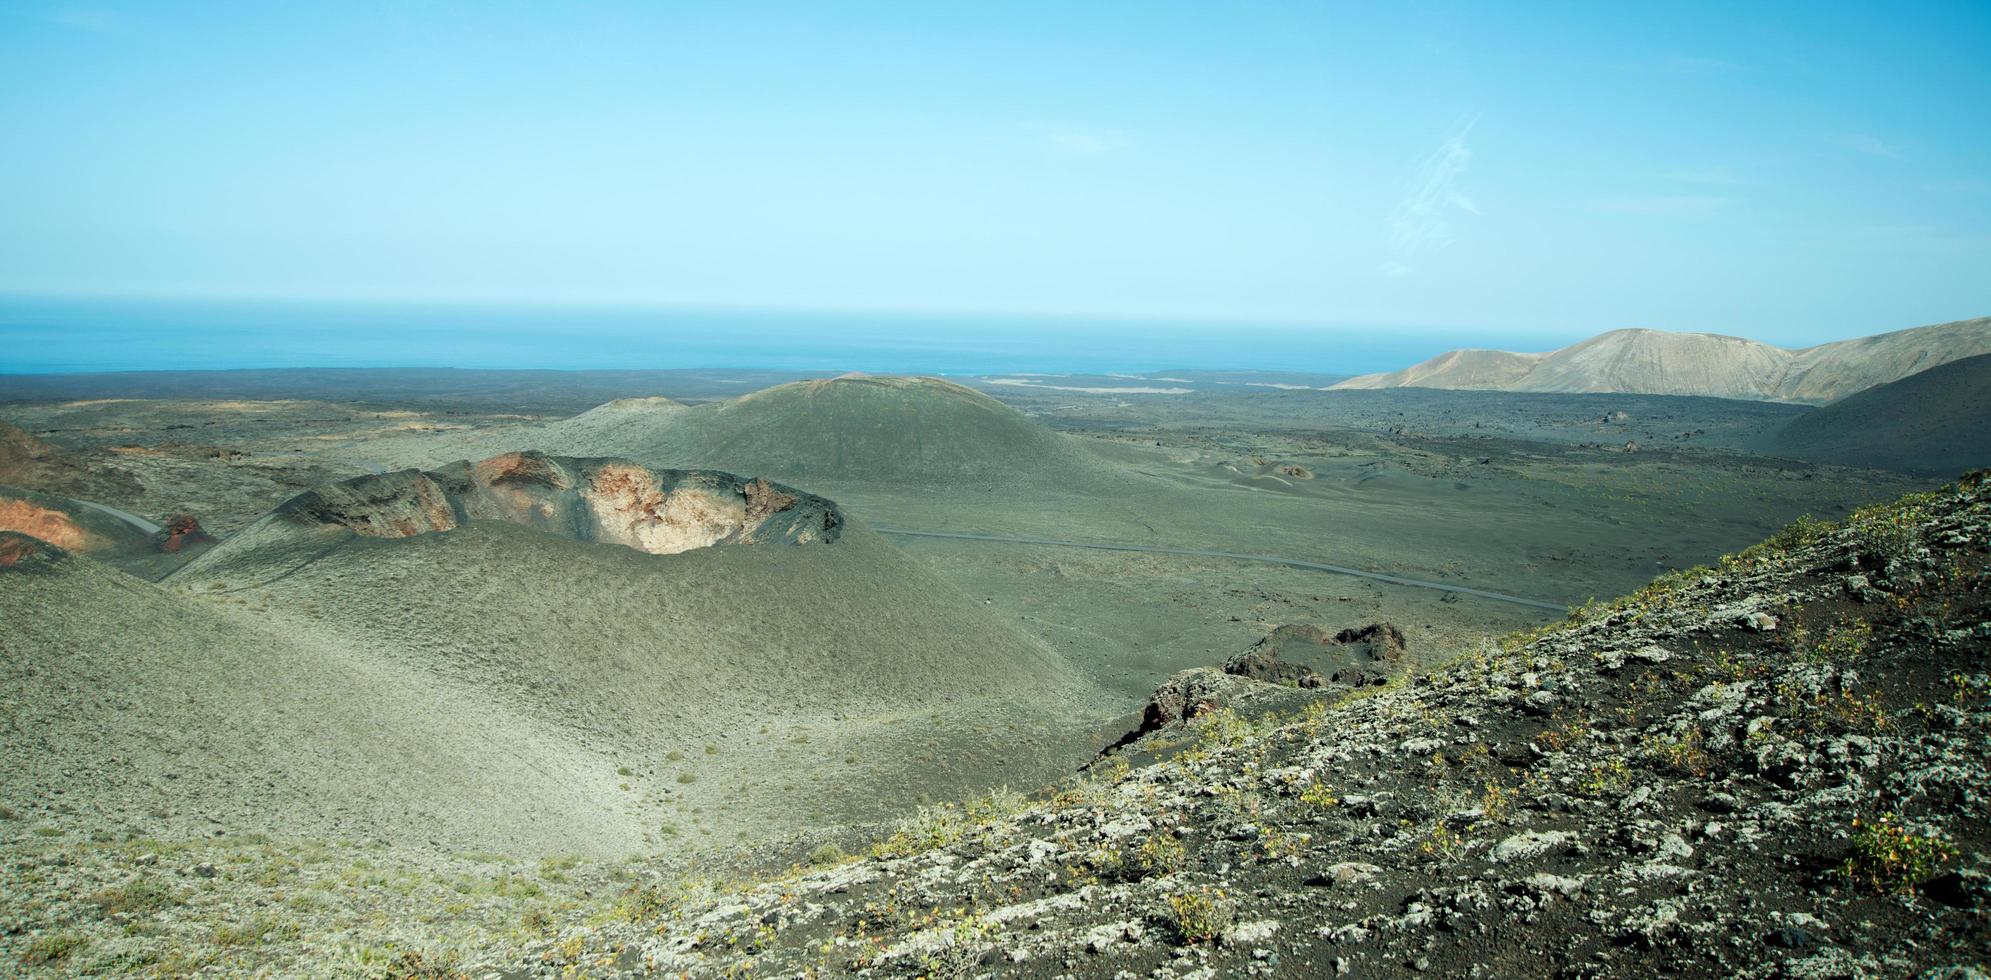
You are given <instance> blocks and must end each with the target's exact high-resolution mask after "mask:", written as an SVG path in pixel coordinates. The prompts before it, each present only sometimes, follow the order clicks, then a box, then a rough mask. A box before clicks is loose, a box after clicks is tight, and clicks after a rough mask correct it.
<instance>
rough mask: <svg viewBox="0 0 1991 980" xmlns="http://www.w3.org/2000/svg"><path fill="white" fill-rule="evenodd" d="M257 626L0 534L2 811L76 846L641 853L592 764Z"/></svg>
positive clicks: (334, 648)
mask: <svg viewBox="0 0 1991 980" xmlns="http://www.w3.org/2000/svg"><path fill="white" fill-rule="evenodd" d="M265 613H266V610H262V609H258V608H256V607H255V606H254V605H252V604H246V603H244V602H243V601H242V600H241V599H240V598H239V597H229V596H198V597H197V596H189V595H186V594H184V593H180V592H178V591H175V590H171V589H167V588H163V587H161V586H158V585H154V584H152V583H149V582H144V581H141V580H139V579H136V578H133V577H131V576H129V575H126V574H124V573H122V572H119V571H117V570H115V569H112V568H110V567H108V566H106V565H103V564H101V563H98V562H96V561H93V560H91V559H89V558H86V557H83V556H81V555H72V554H69V553H67V552H65V551H63V550H62V549H60V548H57V547H55V546H53V545H49V544H46V543H43V542H40V541H37V540H35V539H31V538H28V537H26V536H23V535H16V534H11V533H8V532H0V623H4V624H5V627H4V630H0V702H4V703H5V704H6V705H7V712H6V714H7V723H6V724H4V725H0V801H4V802H5V804H6V806H7V807H8V808H9V811H10V813H12V814H15V815H18V816H19V818H20V820H22V821H40V822H42V823H43V824H44V825H49V826H53V827H55V828H59V829H61V830H64V831H67V832H69V833H71V834H75V835H79V836H80V835H82V834H84V833H95V834H107V835H115V836H116V837H118V838H123V837H126V836H130V835H143V836H146V837H152V838H159V839H167V840H171V839H188V838H198V837H206V836H209V835H211V834H215V833H217V832H225V833H231V834H240V833H246V832H261V833H269V834H284V835H290V836H295V837H312V838H321V839H337V838H348V839H375V840H383V841H389V842H393V843H396V844H402V845H413V846H416V847H423V846H440V847H444V848H457V849H461V848H515V849H518V850H520V851H522V852H527V853H530V852H532V851H550V850H581V851H603V850H606V851H614V850H618V849H628V848H634V847H636V846H638V845H639V844H640V842H641V840H642V836H643V828H642V826H641V824H639V823H638V822H636V821H633V820H630V819H629V818H628V816H627V815H626V814H625V813H624V808H625V807H626V806H627V802H626V801H627V797H628V794H627V793H625V792H622V791H620V790H618V789H617V788H616V787H617V783H618V782H619V781H620V780H618V779H617V778H616V776H615V765H616V762H615V760H614V758H612V757H611V756H610V755H609V754H606V753H601V752H597V751H594V750H590V749H588V748H585V747H582V746H581V745H579V744H577V743H576V741H575V740H573V739H571V738H567V737H565V736H564V735H563V734H562V733H560V732H559V731H557V730H555V729H553V728H552V727H550V726H548V725H546V724H543V723H540V722H538V721H535V720H534V719H532V718H529V717H524V716H523V715H521V713H520V712H518V711H516V710H513V709H512V708H510V707H509V706H507V705H505V704H502V703H500V702H498V701H495V700H492V699H490V698H488V697H486V696H484V694H483V693H482V692H480V691H479V690H477V688H476V686H475V685H473V684H467V683H461V682H457V681H454V680H452V679H450V678H448V677H441V676H437V675H435V674H432V673H427V672H423V671H419V670H412V669H410V668H409V666H408V665H407V664H405V663H403V662H398V661H397V660H396V658H393V657H384V656H381V655H380V652H379V651H377V650H375V649H372V648H369V647H365V646H361V645H357V644H353V643H348V642H342V641H340V640H338V639H336V638H331V637H327V636H324V635H312V634H311V633H310V632H308V631H305V630H299V629H290V628H283V627H282V626H278V628H275V629H272V628H271V626H272V623H271V619H270V617H268V616H267V615H265ZM9 826H10V827H25V826H26V824H25V823H21V824H10V825H9Z"/></svg>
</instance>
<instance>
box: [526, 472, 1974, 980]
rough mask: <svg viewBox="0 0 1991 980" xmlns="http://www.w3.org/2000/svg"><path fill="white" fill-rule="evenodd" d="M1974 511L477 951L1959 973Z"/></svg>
mask: <svg viewBox="0 0 1991 980" xmlns="http://www.w3.org/2000/svg"><path fill="white" fill-rule="evenodd" d="M1988 543H1991V487H1987V486H1986V485H1985V477H1984V475H1983V474H1977V475H1973V476H1971V477H1967V478H1966V479H1965V480H1964V481H1962V482H1961V483H1960V484H1959V485H1956V486H1952V487H1948V488H1945V489H1943V490H1941V491H1939V492H1936V493H1931V494H1927V495H1921V496H1916V497H1911V498H1908V499H1905V500H1902V501H1900V502H1897V503H1895V504H1892V505H1887V506H1882V507H1876V508H1869V509H1868V510H1865V511H1862V512H1860V513H1858V514H1856V515H1854V517H1853V518H1851V519H1850V520H1849V521H1848V522H1847V523H1846V524H1845V525H1844V526H1829V525H1825V524H1821V523H1816V522H1809V521H1806V522H1800V523H1799V524H1796V525H1793V526H1792V527H1791V528H1789V529H1787V530H1786V531H1785V532H1783V533H1782V534H1780V535H1779V536H1777V537H1776V538H1774V539H1772V540H1771V541H1769V542H1766V543H1765V544H1763V545H1760V546H1758V547H1756V548H1753V549H1751V550H1750V551H1748V552H1744V553H1743V554H1741V555H1738V556H1734V557H1731V558H1729V559H1725V560H1724V561H1723V562H1722V563H1721V565H1720V567H1717V568H1702V569H1695V570H1692V571H1689V572H1684V573H1680V574H1676V575H1673V576H1670V577H1668V578H1666V579H1663V580H1660V581H1658V582H1656V583H1654V584H1653V585H1652V586H1651V587H1649V588H1648V589H1646V590H1644V591H1642V592H1640V593H1638V594H1636V595H1633V596H1630V597H1627V598H1625V599H1622V600H1619V601H1617V602H1614V603H1611V604H1608V605H1603V606H1593V607H1591V608H1586V609H1583V610H1580V611H1578V612H1577V613H1576V614H1574V615H1573V616H1572V617H1571V620H1570V621H1569V622H1568V623H1565V624H1561V625H1558V626H1555V627H1551V628H1548V629H1545V630H1543V631H1541V632H1539V633H1538V634H1535V635H1528V636H1518V637H1513V638H1510V640H1509V641H1507V642H1506V643H1504V644H1502V645H1500V646H1498V647H1496V648H1489V649H1486V650H1483V651H1480V652H1478V653H1476V654H1472V655H1469V656H1466V657H1464V658H1463V659H1461V660H1458V661H1456V662H1455V663H1453V664H1452V665H1451V666H1449V667H1447V668H1445V669H1443V670H1441V671H1438V672H1436V673H1432V674H1427V675H1420V676H1415V677H1413V678H1411V679H1408V680H1401V681H1397V682H1393V683H1391V684H1389V685H1388V686H1386V687H1382V688H1369V689H1367V690H1366V691H1365V692H1364V693H1362V694H1356V695H1352V696H1351V697H1350V699H1346V700H1343V701H1341V702H1340V703H1339V704H1338V705H1336V706H1333V707H1326V706H1317V707H1314V708H1310V709H1308V710H1306V711H1304V712H1301V713H1299V714H1297V715H1292V716H1287V717H1284V718H1280V719H1275V720H1272V721H1270V722H1266V721H1260V722H1257V723H1253V722H1247V721H1244V720H1242V719H1241V718H1240V717H1239V716H1238V715H1236V714H1234V713H1231V712H1228V711H1225V710H1222V709H1218V710H1215V711H1211V712H1209V713H1207V714H1206V715H1204V716H1203V717H1202V718H1200V719H1198V720H1196V722H1195V727H1196V731H1197V732H1198V738H1197V740H1196V742H1195V743H1194V744H1193V746H1190V747H1188V748H1186V749H1184V750H1183V751H1181V752H1180V753H1179V754H1178V755H1176V756H1175V757H1174V758H1173V759H1172V760H1171V761H1168V762H1165V763H1162V764H1159V765H1154V766H1151V767H1148V768H1144V769H1139V770H1133V771H1129V770H1126V769H1124V768H1123V769H1119V770H1118V771H1115V772H1111V773H1108V774H1105V775H1103V776H1100V777H1097V778H1094V779H1091V780H1089V781H1085V782H1082V783H1076V784H1073V785H1070V786H1068V787H1065V788H1064V789H1062V790H1060V791H1058V792H1056V793H1055V794H1050V795H1047V796H1046V797H1045V798H1042V799H1038V800H1036V801H1035V802H1025V801H1023V800H1022V799H1021V798H1019V797H1011V796H1005V795H1002V794H997V795H992V796H991V797H989V798H987V799H985V800H982V801H980V802H978V803H976V804H973V805H970V806H967V807H965V808H960V809H944V810H930V811H927V812H925V813H923V814H921V815H920V816H919V817H918V818H917V819H914V820H910V821H908V822H907V823H905V824H904V826H903V827H901V828H900V829H899V831H898V832H897V833H896V834H895V835H893V836H891V837H890V838H888V839H886V840H884V841H883V842H881V843H879V844H877V845H876V846H875V847H874V848H872V849H871V851H870V852H869V853H868V854H866V855H864V856H860V857H855V858H849V859H844V858H841V857H840V855H838V854H837V853H836V852H834V851H830V850H826V851H824V852H820V853H818V854H817V855H816V856H815V857H816V860H817V862H818V863H819V864H824V865H828V866H827V867H820V868H817V869H815V870H811V871H807V872H802V871H799V870H798V871H797V872H795V873H792V874H790V875H787V876H783V877H779V878H774V879H769V880H763V881H759V882H754V883H748V884H743V885H714V884H712V883H709V882H706V883H682V884H676V885H668V886H667V885H655V884H653V885H639V886H635V887H632V888H630V889H629V890H627V892H626V893H625V894H624V895H623V897H622V899H621V900H620V903H619V904H618V905H616V906H614V908H613V909H612V910H608V911H605V912H602V913H601V914H597V915H595V916H594V917H593V918H592V919H591V920H589V921H588V922H587V924H584V925H583V924H575V925H570V926H568V927H565V928H557V929H555V930H553V931H552V932H551V933H550V934H549V936H548V938H546V939H544V940H542V941H540V942H538V943H536V944H534V945H532V946H531V947H530V948H529V951H528V953H527V954H526V955H525V956H523V957H521V958H519V959H516V960H509V961H507V962H504V963H499V964H495V965H493V966H492V967H491V969H492V970H494V971H496V972H501V973H503V974H505V975H509V976H539V975H544V976H561V975H570V974H569V971H574V972H579V973H583V974H586V975H591V976H599V975H613V974H625V975H647V974H657V975H668V976H677V975H689V976H739V975H752V976H839V975H857V976H911V975H926V976H982V975H1005V976H1007V975H1026V976H1040V975H1041V976H1098V977H1150V976H1151V977H1213V976H1240V975H1268V976H1270V975H1277V976H1334V975H1353V976H1364V975H1379V974H1389V975H1393V974H1408V973H1419V974H1429V975H1434V976H1488V977H1504V976H1534V975H1552V976H1632V975H1637V976H1647V975H1689V976H1730V975H1740V976H1810V977H1826V976H1861V975H1877V976H1912V975H1917V974H1924V975H1931V976H1949V975H1961V974H1956V973H1953V972H1950V971H1951V968H1953V967H1968V966H1977V967H1979V968H1981V967H1982V965H1983V963H1984V961H1985V960H1986V958H1987V955H1991V954H1987V950H1991V921H1987V915H1988V914H1991V766H1987V761H1986V754H1987V748H1991V673H1987V668H1991V608H1987V595H1988V594H1991V589H1987V585H1988V584H1991V582H1987V570H1986V568H1987V560H1991V556H1987V544H1988ZM1371 692H1373V693H1371ZM569 921H572V922H578V921H580V920H579V919H570V920H569ZM1925 971H1928V972H1927V973H1925ZM1969 975H1981V973H1979V974H1969Z"/></svg>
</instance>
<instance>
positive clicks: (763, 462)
mask: <svg viewBox="0 0 1991 980" xmlns="http://www.w3.org/2000/svg"><path fill="white" fill-rule="evenodd" d="M646 441H647V444H645V445H640V446H638V445H630V446H627V447H626V451H627V452H628V453H629V455H631V456H633V457H634V458H637V459H643V460H646V461H667V462H669V463H671V464H673V465H679V466H692V465H695V466H711V467H717V468H720V469H728V470H733V471H736V472H749V473H765V474H768V475H769V476H773V477H776V478H778V479H784V480H789V481H791V482H796V483H801V484H804V485H811V484H827V485H831V486H845V485H853V484H856V485H877V484H889V485H894V486H917V487H946V488H951V489H962V490H967V489H976V488H983V487H1007V486H1017V485H1039V486H1047V487H1051V486H1073V485H1082V484H1086V483H1092V482H1098V481H1100V480H1108V479H1112V478H1113V477H1115V476H1117V475H1118V474H1117V472H1116V471H1115V469H1114V467H1112V465H1111V464H1109V463H1107V462H1105V461H1104V460H1102V459H1099V458H1098V457H1096V456H1094V455H1093V454H1091V453H1090V452H1087V451H1086V450H1085V449H1084V448H1083V447H1082V446H1080V445H1078V444H1076V443H1075V442H1073V441H1072V440H1071V439H1070V438H1068V437H1066V436H1063V435H1060V434H1058V433H1056V432H1052V431H1051V430H1050V429H1047V428H1045V427H1044V426H1043V425H1041V424H1039V423H1038V422H1036V421H1034V420H1032V419H1031V418H1030V417H1028V416H1026V415H1024V414H1023V413H1022V412H1019V411H1017V410H1016V409H1014V408H1011V407H1009V406H1008V405H1004V404H1003V403H1001V402H999V401H996V400H995V399H993V398H991V397H989V396H988V395H985V394H983V393H981V392H978V391H975V390H973V389H971V388H967V387H963V386H962V385H958V384H955V383H953V382H951V381H943V380H941V379H938V378H924V377H864V376H846V377H841V378H832V379H827V380H819V381H799V382H795V383H792V384H785V385H779V386H777V387H773V388H768V389H766V390H764V391H758V392H754V393H753V394H749V395H745V396H742V397H740V398H736V399H733V400H731V401H726V402H719V403H715V404H711V405H704V406H700V407H698V408H695V409H692V410H691V411H688V412H682V413H678V414H676V415H674V416H671V417H670V418H669V419H667V420H665V421H664V424H662V425H658V426H656V427H654V428H653V429H652V430H651V433H650V434H649V435H648V436H647V437H646Z"/></svg>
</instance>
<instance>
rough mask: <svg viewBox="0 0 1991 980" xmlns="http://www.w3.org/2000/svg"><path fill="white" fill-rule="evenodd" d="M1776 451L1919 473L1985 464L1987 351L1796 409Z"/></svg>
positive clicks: (1989, 433) (1989, 393) (1990, 436)
mask: <svg viewBox="0 0 1991 980" xmlns="http://www.w3.org/2000/svg"><path fill="white" fill-rule="evenodd" d="M1765 448H1766V450H1767V451H1768V452H1771V453H1774V454H1776V455H1779V456H1794V457H1797V458H1799V459H1810V460H1817V461H1820V462H1830V463H1838V464H1842V465H1850V466H1874V467H1880V468H1883V469H1894V470H1906V471H1910V472H1919V473H1954V472H1957V471H1959V470H1963V469H1968V468H1970V467H1975V466H1984V465H1987V464H1991V354H1985V355H1979V356H1977V357H1967V358H1964V359H1963V360H1960V361H1951V362H1950V363H1948V364H1944V365H1941V366H1939V367H1933V368H1930V369H1929V370H1927V371H1923V372H1922V373H1920V374H1915V375H1910V376H1909V377H1906V378H1903V379H1901V380H1900V381H1896V382H1893V383H1891V384H1884V385H1881V386H1879V387H1877V388H1870V389H1868V390H1866V391H1863V392H1860V393H1859V394H1857V395H1853V396H1852V397H1850V398H1845V399H1841V400H1839V401H1836V402H1833V403H1832V404H1830V405H1827V406H1825V407H1824V408H1821V409H1819V410H1817V411H1815V412H1811V413H1809V414H1806V415H1801V416H1798V417H1797V418H1796V419H1793V420H1792V421H1791V422H1790V424H1789V425H1786V426H1785V427H1784V428H1783V429H1782V430H1781V431H1779V432H1778V433H1777V434H1776V435H1775V436H1774V437H1773V438H1772V439H1771V440H1770V442H1769V445H1768V446H1766V447H1765Z"/></svg>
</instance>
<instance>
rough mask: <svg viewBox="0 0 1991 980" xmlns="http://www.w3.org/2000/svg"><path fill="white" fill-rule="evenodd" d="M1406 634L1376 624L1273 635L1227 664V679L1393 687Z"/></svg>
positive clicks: (1283, 630)
mask: <svg viewBox="0 0 1991 980" xmlns="http://www.w3.org/2000/svg"><path fill="white" fill-rule="evenodd" d="M1406 650H1407V647H1406V640H1405V639H1404V635H1403V631H1402V630H1400V629H1398V628H1397V627H1396V626H1395V625H1394V624H1391V623H1371V624H1369V625H1367V626H1360V627H1352V628H1349V629H1344V630H1338V631H1336V632H1333V633H1329V632H1328V631H1327V630H1325V629H1323V628H1321V627H1319V626H1311V625H1288V626H1281V627H1279V628H1277V629H1275V630H1273V631H1272V632H1271V633H1270V634H1269V635H1267V636H1266V637H1265V638H1264V639H1262V640H1260V641H1258V642H1257V643H1255V644H1253V645H1252V646H1251V648H1250V649H1248V650H1245V651H1243V652H1242V653H1239V654H1237V655H1236V656H1233V657H1231V658H1230V659H1229V660H1227V661H1225V662H1224V673H1227V674H1236V675H1238V676H1240V677H1249V678H1252V679H1254V680H1260V681H1267V682H1270V683H1273V684H1285V685H1288V686H1292V687H1308V688H1313V687H1324V686H1326V685H1327V684H1330V683H1332V684H1346V685H1350V686H1354V687H1361V686H1363V685H1365V684H1383V683H1387V682H1388V681H1389V679H1390V678H1391V677H1394V676H1396V675H1397V674H1398V673H1399V672H1401V670H1402V669H1403V667H1404V666H1405V664H1404V654H1405V652H1406Z"/></svg>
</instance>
